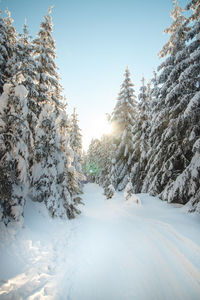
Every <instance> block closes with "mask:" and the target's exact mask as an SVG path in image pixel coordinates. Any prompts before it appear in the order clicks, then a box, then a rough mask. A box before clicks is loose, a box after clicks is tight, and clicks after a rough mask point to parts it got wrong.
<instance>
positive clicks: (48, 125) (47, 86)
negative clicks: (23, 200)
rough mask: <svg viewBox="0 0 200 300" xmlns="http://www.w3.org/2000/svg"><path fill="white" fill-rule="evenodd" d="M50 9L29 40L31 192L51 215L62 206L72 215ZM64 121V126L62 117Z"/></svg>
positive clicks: (71, 173) (60, 211) (71, 184)
mask: <svg viewBox="0 0 200 300" xmlns="http://www.w3.org/2000/svg"><path fill="white" fill-rule="evenodd" d="M50 13H51V8H50V9H49V10H48V14H47V15H46V16H45V17H44V21H43V22H42V23H41V26H40V31H39V33H38V36H37V38H36V39H35V40H34V41H33V43H34V45H35V53H34V55H35V59H36V62H37V81H38V84H37V87H38V89H37V92H38V102H39V111H38V120H39V121H38V124H37V126H36V129H35V151H34V158H33V166H32V170H31V171H32V196H33V198H34V199H35V200H37V201H44V202H45V203H46V206H47V208H48V209H49V211H50V213H51V215H52V216H57V215H61V216H63V207H64V208H65V211H66V214H67V215H68V217H73V216H74V212H73V210H74V207H73V204H72V196H73V193H74V190H75V188H76V186H77V183H76V180H75V177H74V168H72V167H71V165H70V162H69V160H70V161H71V160H72V158H71V159H69V156H70V155H71V156H72V155H73V154H72V151H71V149H70V145H69V139H68V138H66V137H64V140H65V144H63V137H62V136H61V133H62V134H63V131H62V130H61V128H62V127H63V125H62V124H60V122H61V123H62V122H63V117H62V118H61V115H63V113H64V112H63V103H62V100H63V99H62V96H61V86H60V83H59V78H58V74H57V71H56V64H55V57H56V55H55V42H54V39H53V37H52V27H53V24H52V18H51V16H50ZM64 123H65V128H66V127H67V126H66V120H65V122H64ZM66 147H67V148H68V149H66ZM63 153H65V154H66V159H65V160H64V162H62V163H60V158H61V157H62V159H63V158H64V157H63ZM67 168H68V169H67ZM61 178H62V179H61ZM59 182H62V184H61V185H60V184H59ZM65 183H67V185H66V184H65ZM63 197H64V199H63ZM63 201H64V202H63ZM63 205H64V206H63Z"/></svg>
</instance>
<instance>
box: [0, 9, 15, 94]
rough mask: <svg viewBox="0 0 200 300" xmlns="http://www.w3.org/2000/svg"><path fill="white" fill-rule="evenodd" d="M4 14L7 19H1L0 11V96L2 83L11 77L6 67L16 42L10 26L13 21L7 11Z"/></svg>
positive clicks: (13, 29)
mask: <svg viewBox="0 0 200 300" xmlns="http://www.w3.org/2000/svg"><path fill="white" fill-rule="evenodd" d="M6 13H7V17H5V18H2V17H1V11H0V50H1V51H0V94H1V93H2V91H3V85H4V83H5V82H6V81H8V80H9V79H10V78H11V76H12V73H10V70H9V69H7V68H6V66H7V62H8V60H9V58H11V57H12V55H13V52H14V46H15V44H16V40H17V32H16V29H15V28H14V27H13V26H12V23H13V20H12V19H11V15H10V12H9V10H6Z"/></svg>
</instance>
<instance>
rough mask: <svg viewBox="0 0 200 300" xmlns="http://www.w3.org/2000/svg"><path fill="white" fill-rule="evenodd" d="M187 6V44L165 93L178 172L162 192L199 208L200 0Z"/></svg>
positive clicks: (174, 199) (166, 196)
mask: <svg viewBox="0 0 200 300" xmlns="http://www.w3.org/2000/svg"><path fill="white" fill-rule="evenodd" d="M186 9H187V10H190V9H191V10H192V13H191V15H190V17H189V18H188V20H187V22H186V24H187V25H188V26H187V31H188V32H187V34H186V37H185V40H186V47H185V48H184V49H183V50H182V51H179V52H178V53H177V56H176V62H177V67H176V68H177V69H178V71H179V73H180V74H179V78H178V81H177V82H175V83H176V84H175V86H174V87H173V89H172V90H171V92H170V93H169V94H168V97H167V100H168V101H171V102H172V101H173V102H174V105H173V111H172V112H171V116H172V117H173V120H174V122H173V124H171V128H170V129H171V132H172V134H171V135H172V136H173V137H174V138H175V137H176V139H177V140H178V145H179V147H178V148H177V149H176V152H177V153H178V158H177V157H176V156H175V155H173V157H172V159H171V161H170V162H171V166H172V168H171V170H172V171H173V170H174V166H178V172H177V176H176V178H175V180H174V181H173V182H169V183H168V184H167V185H166V187H165V189H164V191H163V193H162V195H161V196H162V198H163V199H165V200H166V199H167V200H168V201H170V202H172V201H176V202H180V203H183V204H185V203H186V202H188V200H189V207H190V208H189V209H190V210H191V211H193V210H195V209H196V210H198V211H200V204H199V203H200V201H199V199H200V146H199V145H200V64H199V58H200V23H199V19H200V15H199V11H200V2H199V1H190V2H189V4H188V5H187V7H186ZM175 72H176V69H175V70H174V73H175ZM172 79H173V78H172ZM177 100H179V101H177ZM171 146H172V144H171ZM176 169H177V168H176Z"/></svg>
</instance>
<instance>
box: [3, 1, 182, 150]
mask: <svg viewBox="0 0 200 300" xmlns="http://www.w3.org/2000/svg"><path fill="white" fill-rule="evenodd" d="M0 2H1V4H0V5H1V10H2V11H4V10H5V9H6V8H8V9H9V10H10V11H11V15H12V18H13V19H14V26H15V27H16V29H17V31H18V32H20V31H21V28H22V25H23V23H24V19H25V18H26V19H27V24H28V26H29V30H30V34H31V35H32V36H33V37H34V36H35V34H36V33H37V31H38V30H39V26H40V22H41V20H42V18H43V16H44V15H45V14H46V13H47V10H48V7H49V6H50V5H54V9H53V11H52V18H53V23H54V33H53V36H54V38H55V40H56V47H57V66H58V67H59V70H60V71H59V72H60V75H61V78H62V81H61V83H62V85H63V87H64V90H65V94H66V96H67V99H68V104H69V106H68V113H71V112H72V109H73V107H74V106H75V107H76V108H77V112H78V114H79V120H80V127H81V129H82V134H83V145H84V148H86V147H87V145H88V144H89V140H90V139H91V138H92V137H100V134H101V133H103V127H104V125H103V122H104V123H105V113H110V112H112V110H113V108H114V105H115V101H116V98H117V95H118V92H119V90H120V85H121V83H122V80H123V73H124V70H125V68H126V66H127V65H128V66H129V69H130V71H131V75H132V81H133V83H134V84H135V90H136V94H137V92H138V89H139V87H140V83H141V78H142V75H143V74H144V76H145V78H146V79H147V80H149V79H150V78H151V77H152V72H153V69H154V68H156V67H157V66H158V64H159V63H160V61H159V59H158V56H157V53H158V52H159V51H160V50H161V48H162V46H163V45H164V43H165V42H166V41H167V39H168V37H167V35H165V34H163V30H164V29H165V28H166V27H168V26H169V25H170V24H171V22H172V19H171V18H170V10H171V9H172V7H173V1H172V0H160V1H158V0H152V1H150V0H143V1H142V0H137V1H136V0H1V1H0ZM186 3H187V1H186V0H180V1H179V4H180V5H181V6H182V7H185V5H186Z"/></svg>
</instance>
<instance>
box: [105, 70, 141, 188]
mask: <svg viewBox="0 0 200 300" xmlns="http://www.w3.org/2000/svg"><path fill="white" fill-rule="evenodd" d="M124 76H125V79H124V82H123V83H122V85H121V90H120V93H119V96H118V99H117V103H116V106H115V108H114V111H113V113H112V118H111V124H112V125H113V128H114V131H113V135H114V139H113V159H112V171H111V176H112V178H111V180H112V184H113V186H114V188H115V189H118V190H123V189H124V188H125V186H126V184H127V182H128V177H129V175H130V172H131V162H132V152H133V149H134V144H133V141H132V129H133V125H134V123H135V121H136V118H137V102H136V96H135V95H134V89H133V84H132V83H131V79H130V72H129V69H128V68H127V69H126V71H125V74H124Z"/></svg>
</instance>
